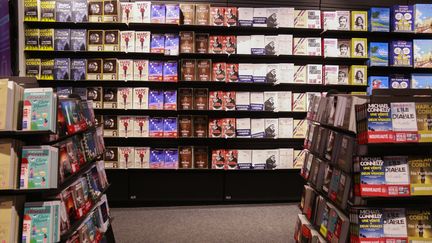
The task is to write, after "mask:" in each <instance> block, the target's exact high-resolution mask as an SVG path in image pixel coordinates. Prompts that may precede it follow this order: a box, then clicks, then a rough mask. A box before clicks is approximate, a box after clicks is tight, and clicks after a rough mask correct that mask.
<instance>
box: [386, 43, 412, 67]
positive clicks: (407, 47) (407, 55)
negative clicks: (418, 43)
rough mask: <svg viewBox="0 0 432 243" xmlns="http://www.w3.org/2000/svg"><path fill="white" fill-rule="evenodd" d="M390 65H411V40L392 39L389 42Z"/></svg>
mask: <svg viewBox="0 0 432 243" xmlns="http://www.w3.org/2000/svg"><path fill="white" fill-rule="evenodd" d="M390 54H391V55H390V66H405V67H411V66H412V65H413V44H412V42H411V41H392V42H391V43H390Z"/></svg>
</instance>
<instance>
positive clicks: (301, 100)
mask: <svg viewBox="0 0 432 243" xmlns="http://www.w3.org/2000/svg"><path fill="white" fill-rule="evenodd" d="M292 95H293V98H292V102H293V105H292V111H307V110H306V103H307V102H306V94H305V93H292Z"/></svg>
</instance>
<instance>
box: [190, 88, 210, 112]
mask: <svg viewBox="0 0 432 243" xmlns="http://www.w3.org/2000/svg"><path fill="white" fill-rule="evenodd" d="M193 91H194V95H193V96H194V102H193V103H194V109H195V110H207V109H208V96H209V95H208V90H207V89H203V88H196V89H194V90H193Z"/></svg>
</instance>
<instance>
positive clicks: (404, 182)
mask: <svg viewBox="0 0 432 243" xmlns="http://www.w3.org/2000/svg"><path fill="white" fill-rule="evenodd" d="M383 160H384V166H385V183H386V185H387V194H388V195H389V196H392V197H393V196H396V197H398V196H409V195H410V181H409V179H410V175H409V172H408V169H409V168H408V157H406V156H385V157H383Z"/></svg>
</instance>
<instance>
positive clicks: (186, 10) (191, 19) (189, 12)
mask: <svg viewBox="0 0 432 243" xmlns="http://www.w3.org/2000/svg"><path fill="white" fill-rule="evenodd" d="M180 11H181V15H180V16H181V21H180V23H181V24H183V25H193V24H195V4H188V3H180Z"/></svg>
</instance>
